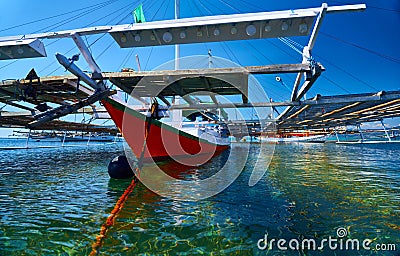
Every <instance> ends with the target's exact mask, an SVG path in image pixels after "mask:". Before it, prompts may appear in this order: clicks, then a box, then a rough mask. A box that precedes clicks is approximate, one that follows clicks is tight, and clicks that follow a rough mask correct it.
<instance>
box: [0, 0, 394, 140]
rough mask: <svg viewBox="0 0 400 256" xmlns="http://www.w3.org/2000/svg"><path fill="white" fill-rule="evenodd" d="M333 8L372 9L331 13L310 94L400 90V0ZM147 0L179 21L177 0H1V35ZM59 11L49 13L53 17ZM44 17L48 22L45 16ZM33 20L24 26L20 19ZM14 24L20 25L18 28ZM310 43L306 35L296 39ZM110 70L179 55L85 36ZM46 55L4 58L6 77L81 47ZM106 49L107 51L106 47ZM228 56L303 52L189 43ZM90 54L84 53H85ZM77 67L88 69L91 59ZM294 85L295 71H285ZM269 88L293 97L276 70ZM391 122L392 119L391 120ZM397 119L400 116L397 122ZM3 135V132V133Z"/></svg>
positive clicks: (94, 18) (49, 65) (235, 6)
mask: <svg viewBox="0 0 400 256" xmlns="http://www.w3.org/2000/svg"><path fill="white" fill-rule="evenodd" d="M322 2H323V1H317V0H303V1H293V0H270V1H257V2H255V1H251V0H237V1H235V0H232V1H228V0H197V1H194V0H181V17H193V16H204V15H217V14H232V13H239V12H240V13H246V12H259V11H274V10H287V9H297V8H308V7H319V6H321V3H322ZM325 2H327V3H328V5H329V6H333V5H343V4H359V3H365V4H366V5H367V10H366V11H364V12H358V13H344V14H329V15H327V16H326V18H325V20H324V22H323V26H322V29H321V33H320V34H319V36H318V39H317V42H316V45H315V48H314V50H313V55H314V58H315V59H316V60H317V61H319V62H321V63H322V64H323V65H324V66H325V68H326V71H325V72H324V73H323V75H322V77H320V78H319V79H318V81H317V83H316V84H315V85H314V86H313V88H312V89H311V91H310V92H309V93H308V94H307V96H309V97H310V96H314V95H315V94H316V93H319V94H321V95H336V94H347V93H362V92H376V91H380V90H386V91H388V90H400V79H399V73H400V72H399V70H400V50H399V46H398V45H399V43H398V42H399V41H400V1H399V0H385V1H377V0H365V1H362V0H360V1H345V0H340V1H325ZM139 3H143V8H144V13H145V16H146V19H147V21H152V20H163V19H172V18H173V17H174V1H173V0H164V1H155V0H144V1H132V0H109V1H106V0H103V1H101V0H99V1H93V0H87V1H78V0H69V1H50V0H41V1H28V0H14V1H2V3H1V5H2V15H1V16H0V36H10V35H18V34H29V33H35V32H47V31H57V30H65V29H74V28H81V27H87V26H98V25H113V24H117V23H120V24H125V23H132V22H133V18H132V15H131V14H130V13H131V11H132V10H133V9H134V8H135V7H136V6H137V5H139ZM52 16H57V17H54V18H50V19H45V18H48V17H52ZM40 20H41V21H40ZM33 21H36V22H34V23H32V24H28V25H23V26H18V25H20V24H25V23H30V22H33ZM12 27H15V28H12ZM292 39H293V40H295V41H296V42H297V43H299V44H301V45H305V44H306V43H307V40H308V38H307V37H294V38H292ZM85 40H87V42H89V44H92V43H93V42H95V41H96V40H97V41H96V42H95V43H94V44H93V45H92V46H91V50H92V52H93V55H94V57H95V59H96V60H97V62H98V64H99V66H100V67H101V68H102V70H103V71H117V70H119V69H120V68H121V67H132V68H134V69H136V68H137V67H136V62H135V55H136V54H138V55H139V57H140V61H141V65H142V69H147V70H151V69H153V68H155V67H157V66H159V65H161V64H163V63H164V62H166V61H169V60H171V59H173V58H174V51H173V47H169V46H166V47H150V48H135V49H120V48H119V47H118V46H117V44H116V43H114V41H113V40H112V38H111V37H110V36H109V35H105V36H103V37H101V36H99V35H95V36H88V37H87V38H85ZM44 43H45V45H47V47H46V50H47V54H48V57H47V58H38V59H31V60H29V59H26V60H18V61H16V62H15V61H13V60H11V61H1V62H0V78H1V79H2V80H4V79H11V78H22V77H25V76H26V74H27V73H28V72H29V70H30V69H31V68H32V67H34V68H35V69H36V71H37V72H38V74H39V76H46V75H62V74H64V69H63V68H61V67H60V65H59V64H58V63H57V62H56V61H55V57H54V54H55V52H61V53H63V54H65V55H67V56H71V55H73V54H76V53H78V50H77V49H76V48H75V47H74V44H73V42H72V39H63V40H59V41H55V40H45V41H44ZM105 49H106V50H105ZM208 49H211V50H212V53H213V55H214V56H218V57H224V58H228V59H231V60H232V61H235V62H239V64H241V65H268V64H279V63H298V62H300V61H301V56H300V55H299V54H298V53H296V52H295V51H293V50H292V49H290V48H289V47H287V46H286V45H284V44H283V43H282V42H280V41H279V40H277V39H262V40H254V41H246V42H242V41H235V42H226V43H208V44H196V45H184V46H182V47H181V55H182V56H190V55H198V54H204V55H206V54H207V51H208ZM81 59H83V58H81ZM78 65H79V66H80V67H81V68H83V69H87V65H86V64H85V62H84V60H80V61H79V62H78ZM282 79H283V81H284V82H285V83H286V84H287V85H288V86H289V87H291V86H292V83H293V81H294V76H289V75H283V76H282ZM259 81H260V83H261V84H262V86H263V88H264V89H265V90H266V92H267V94H268V95H269V96H270V97H272V98H273V99H274V100H275V101H279V100H287V99H288V98H289V97H290V92H289V91H288V90H287V89H286V88H285V87H283V86H282V85H281V84H280V83H277V82H276V81H275V77H274V76H266V77H262V78H260V79H259ZM389 122H390V121H389ZM396 122H397V121H396ZM0 134H1V131H0Z"/></svg>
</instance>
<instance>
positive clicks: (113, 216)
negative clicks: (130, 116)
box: [89, 101, 158, 256]
mask: <svg viewBox="0 0 400 256" xmlns="http://www.w3.org/2000/svg"><path fill="white" fill-rule="evenodd" d="M157 111H158V103H157V102H156V101H155V102H154V103H153V104H152V105H151V108H150V113H151V114H150V117H146V122H147V129H145V134H144V142H143V147H142V152H141V154H140V157H139V161H138V167H136V171H135V172H134V174H135V175H138V176H140V168H141V162H142V160H143V157H144V152H145V149H146V144H147V143H146V142H147V137H148V136H149V133H150V127H151V119H152V118H154V117H156V116H157V115H158V114H157ZM135 175H134V176H133V180H132V182H131V184H130V185H129V186H128V187H127V189H125V191H124V193H123V194H122V195H121V197H120V198H119V199H118V201H117V203H116V204H115V206H114V209H113V210H112V211H111V213H110V215H109V216H108V218H107V220H106V222H105V223H104V224H103V225H102V226H101V229H100V234H99V235H98V236H96V242H94V243H93V245H92V251H91V252H90V254H89V256H95V255H99V253H100V248H101V247H102V246H103V242H104V239H105V238H106V234H107V231H108V230H109V229H110V228H111V227H112V225H114V221H115V219H116V218H117V216H118V213H119V212H120V211H121V210H122V208H123V207H124V204H125V202H126V200H127V199H128V197H129V195H130V194H131V193H132V191H133V189H134V188H135V187H136V184H137V183H138V179H137V177H136V176H135Z"/></svg>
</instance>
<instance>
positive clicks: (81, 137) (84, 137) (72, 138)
mask: <svg viewBox="0 0 400 256" xmlns="http://www.w3.org/2000/svg"><path fill="white" fill-rule="evenodd" d="M59 139H60V140H61V141H64V142H80V141H83V142H88V141H96V142H114V141H115V140H116V137H115V135H88V134H69V135H66V136H59Z"/></svg>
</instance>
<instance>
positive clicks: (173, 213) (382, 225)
mask: <svg viewBox="0 0 400 256" xmlns="http://www.w3.org/2000/svg"><path fill="white" fill-rule="evenodd" d="M122 153H123V150H122V148H121V149H120V148H115V147H110V148H98V149H89V148H85V149H79V150H77V149H59V151H54V149H51V150H50V149H41V150H38V151H35V152H33V151H15V152H14V153H11V152H4V154H2V155H0V165H1V168H0V177H1V179H0V220H1V226H0V255H22V254H27V255H29V254H32V255H41V254H43V255H57V254H61V255H74V254H75V255H87V254H88V253H89V252H90V250H91V245H92V243H93V242H94V240H95V236H96V235H98V233H99V230H100V227H101V225H102V224H103V222H104V221H105V220H106V218H107V216H108V214H109V212H110V211H111V210H112V208H113V207H114V204H115V202H116V201H117V200H118V198H119V197H120V195H121V194H122V192H123V191H124V190H125V189H126V187H127V186H128V184H129V183H130V181H129V180H128V181H116V180H110V179H109V177H108V175H107V171H106V166H107V164H108V161H109V160H111V159H112V158H113V157H115V156H116V155H118V154H122ZM260 153H261V155H263V154H264V153H263V151H262V149H261V148H260V147H259V146H258V145H251V147H250V151H249V159H248V161H247V163H246V166H245V168H244V170H243V171H242V172H241V173H240V175H239V176H238V177H237V179H236V180H235V181H234V182H233V183H232V184H231V185H230V186H229V187H228V188H227V189H226V190H224V191H223V192H222V193H220V194H218V195H215V196H213V197H210V198H208V199H207V200H201V201H196V202H191V201H182V200H176V199H174V198H173V197H172V198H166V197H161V196H159V195H157V194H155V193H153V192H151V191H150V190H148V189H147V188H146V187H145V186H144V185H142V184H139V185H138V186H137V187H136V188H135V189H134V191H133V193H132V194H131V196H130V197H129V199H128V200H127V202H126V205H125V207H124V208H123V210H122V211H121V213H120V215H119V216H118V218H117V219H116V222H115V225H114V226H113V227H112V228H111V229H110V231H109V233H108V237H107V238H106V239H105V244H104V246H103V248H102V250H101V252H102V253H103V254H104V255H136V254H145V253H148V254H153V255H154V254H170V255H174V254H178V253H180V254H186V255H192V254H207V255H208V254H211V253H214V254H217V255H222V254H229V255H265V254H266V253H267V254H268V255H282V252H281V251H278V250H274V251H269V252H267V251H260V250H258V249H257V246H256V243H257V241H258V240H259V239H260V238H262V237H263V236H264V234H265V233H268V234H269V237H271V238H277V239H279V238H286V239H291V238H316V239H323V238H326V237H328V236H333V235H335V232H336V229H337V228H338V227H345V228H347V229H348V230H349V236H350V237H351V238H360V239H365V238H371V239H375V240H374V241H376V242H392V243H396V244H400V239H399V236H398V234H399V231H400V223H399V219H400V218H399V217H400V216H399V215H400V209H399V205H400V196H399V195H400V193H399V192H400V172H399V167H400V164H399V160H398V153H399V149H398V148H396V147H393V148H392V147H390V146H371V147H369V146H363V147H353V146H350V147H348V146H338V145H334V144H332V145H321V144H318V145H317V144H293V145H278V146H277V147H276V148H275V154H274V158H273V159H272V163H271V165H270V166H269V168H268V171H267V173H266V175H265V176H264V177H263V178H262V179H261V180H260V182H258V183H257V184H256V185H255V186H253V187H249V186H248V181H249V178H250V176H251V173H252V167H253V166H254V165H255V162H256V160H257V159H258V155H259V154H260ZM223 157H224V156H221V158H217V159H216V160H215V161H211V162H209V163H208V164H207V165H206V166H203V167H196V168H189V169H181V167H179V166H176V165H173V164H170V163H163V169H164V170H166V171H170V173H171V175H174V176H175V177H177V178H180V179H192V180H196V179H204V178H206V177H210V176H211V175H212V174H214V173H215V172H216V171H218V170H219V169H218V168H220V166H221V164H223V163H224V159H223ZM263 164H264V167H263ZM257 166H259V167H258V168H265V167H266V166H267V162H266V161H265V162H263V159H261V160H260V161H259V163H258V165H257ZM178 170H179V172H175V171H178ZM173 191H175V192H176V193H179V186H176V187H174V190H173ZM301 253H305V254H307V255H332V254H333V253H332V252H319V251H317V252H311V251H308V252H307V251H305V252H300V254H301ZM374 253H375V252H371V254H374ZM337 254H338V252H337ZM354 254H360V255H368V252H367V251H362V252H354V251H352V252H344V251H340V255H354ZM285 255H299V252H296V251H289V252H287V253H285ZM338 255H339V254H338ZM387 255H396V253H390V252H387Z"/></svg>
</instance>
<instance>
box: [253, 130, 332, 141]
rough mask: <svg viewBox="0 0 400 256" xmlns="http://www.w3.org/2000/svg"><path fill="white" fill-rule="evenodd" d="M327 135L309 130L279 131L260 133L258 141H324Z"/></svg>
mask: <svg viewBox="0 0 400 256" xmlns="http://www.w3.org/2000/svg"><path fill="white" fill-rule="evenodd" d="M328 136H329V135H327V134H314V133H311V134H310V133H309V132H298V133H279V134H276V135H272V136H267V135H261V136H260V138H259V140H260V142H270V143H292V142H310V143H311V142H312V143H324V142H325V141H326V140H327V138H328Z"/></svg>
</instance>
